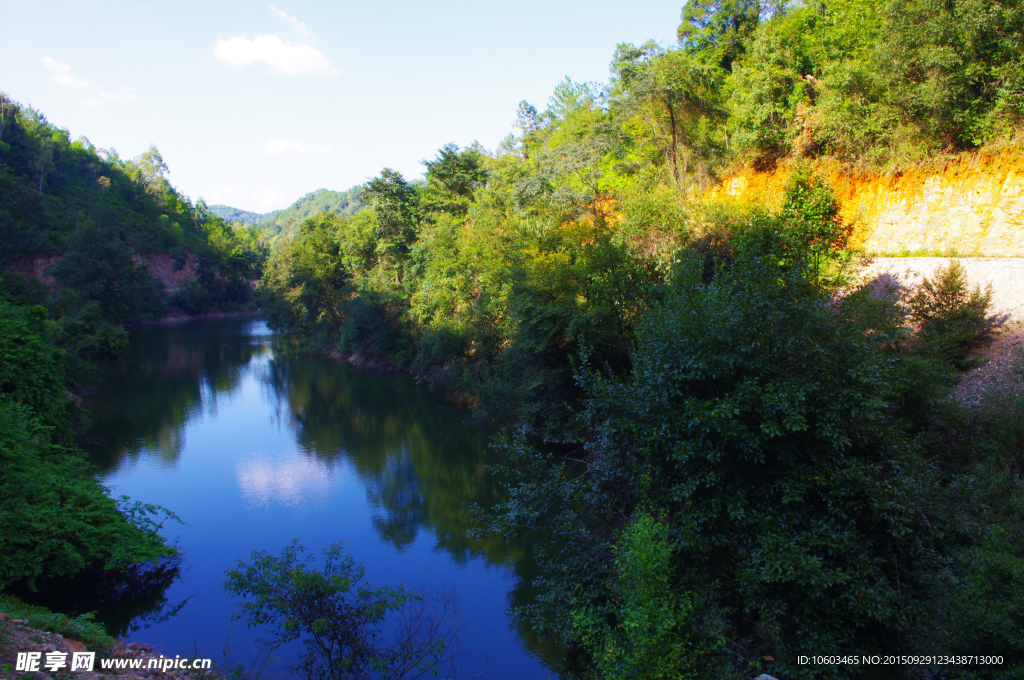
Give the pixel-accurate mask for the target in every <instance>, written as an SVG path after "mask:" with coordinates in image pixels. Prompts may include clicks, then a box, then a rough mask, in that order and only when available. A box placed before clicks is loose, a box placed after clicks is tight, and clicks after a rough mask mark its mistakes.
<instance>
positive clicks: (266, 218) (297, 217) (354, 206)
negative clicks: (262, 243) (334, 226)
mask: <svg viewBox="0 0 1024 680" xmlns="http://www.w3.org/2000/svg"><path fill="white" fill-rule="evenodd" d="M362 192H363V185H361V184H359V185H356V186H354V187H352V188H351V189H348V190H346V191H331V190H330V189H317V190H316V191H313V192H310V193H308V194H306V195H305V196H303V197H302V198H300V199H299V200H297V201H295V203H292V204H291V205H290V206H288V207H287V208H285V209H284V210H275V211H273V212H268V213H254V212H249V211H248V210H239V209H238V208H232V207H231V206H227V205H211V206H210V208H209V210H210V212H212V213H213V214H214V215H216V216H217V217H220V218H221V219H223V220H225V221H227V222H241V223H242V224H246V225H255V226H260V227H262V228H264V229H266V230H267V231H268V232H269V233H270V234H271V235H277V234H280V233H282V232H284V233H287V232H290V231H291V230H292V229H293V228H294V227H295V226H296V225H298V224H300V223H301V222H302V220H304V219H306V218H307V217H309V216H310V215H313V214H315V213H318V212H327V213H331V214H332V215H338V216H339V217H349V216H351V215H354V214H355V213H357V212H358V211H359V210H361V209H362V208H364V207H365V206H364V205H363V203H362V202H361V201H360V200H359V196H360V195H361V194H362Z"/></svg>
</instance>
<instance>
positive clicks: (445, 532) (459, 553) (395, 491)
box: [261, 350, 561, 661]
mask: <svg viewBox="0 0 1024 680" xmlns="http://www.w3.org/2000/svg"><path fill="white" fill-rule="evenodd" d="M264 371H265V372H264V374H263V375H262V376H261V380H262V381H263V383H264V385H265V386H266V389H267V390H268V397H269V399H270V401H271V403H274V404H276V410H277V417H278V418H280V419H281V421H282V422H285V423H287V424H288V426H289V427H291V428H292V430H293V431H294V432H295V435H296V439H297V441H298V443H299V445H300V446H301V447H302V449H303V450H304V451H305V452H306V453H307V455H310V456H315V457H316V458H317V459H319V460H322V461H323V462H324V463H325V464H327V465H332V464H336V463H337V462H338V461H340V459H342V458H344V459H345V460H347V461H348V462H349V463H350V464H351V465H352V466H353V467H354V468H355V469H356V471H357V472H358V474H359V475H360V477H361V478H362V479H363V482H364V484H365V487H366V493H367V497H368V498H369V500H370V502H371V504H372V505H373V506H374V507H376V508H378V509H379V513H378V514H377V515H376V516H375V517H374V520H373V523H374V527H375V528H376V529H377V532H378V534H379V535H380V537H381V538H382V539H383V540H385V541H387V542H389V543H391V544H392V545H394V546H395V548H396V549H398V550H402V549H403V548H405V547H406V546H408V545H410V544H411V543H412V542H413V541H415V540H416V538H417V536H418V535H419V533H420V532H421V531H429V532H430V533H431V534H432V535H433V538H434V541H435V543H436V546H437V548H439V549H442V550H444V551H446V552H447V553H448V554H449V555H450V556H451V558H452V559H453V560H454V561H455V562H456V563H458V564H465V563H466V562H467V561H468V560H470V559H472V558H480V559H483V560H484V561H485V562H486V563H487V564H490V565H498V566H503V567H506V568H510V569H512V571H513V572H514V573H515V575H516V577H517V579H516V585H515V586H514V588H513V590H512V592H510V593H509V595H508V597H509V602H510V604H515V605H519V604H525V603H527V602H530V601H532V600H533V596H534V589H533V587H532V580H533V578H534V577H535V575H536V574H537V570H536V567H535V566H534V564H533V562H532V560H531V559H530V556H529V551H528V550H527V549H526V548H525V546H517V545H512V544H509V543H506V542H505V541H504V540H503V539H502V538H501V537H500V536H495V535H492V534H484V535H482V536H480V535H476V534H472V533H471V529H473V528H474V527H475V524H474V519H473V517H472V516H471V512H470V509H471V507H473V506H477V507H479V508H481V509H483V510H486V509H488V508H490V507H492V506H493V505H494V504H496V503H498V502H501V501H503V500H505V497H504V495H503V493H502V491H501V489H500V487H499V486H498V485H497V484H496V483H495V481H494V479H493V478H492V477H491V475H490V473H489V472H488V471H487V468H486V466H487V465H488V464H494V463H498V462H502V461H499V460H498V453H497V452H496V451H494V450H492V449H491V448H489V447H488V441H489V439H490V437H491V435H493V434H494V433H495V429H494V428H491V427H484V426H471V425H468V424H467V423H466V422H465V421H466V419H467V415H468V414H467V412H466V411H465V410H463V409H460V408H457V407H455V406H452V405H450V404H446V403H444V402H443V400H441V399H440V397H439V396H438V395H437V394H432V393H429V392H426V391H424V390H423V389H421V388H420V387H419V386H417V385H416V383H415V382H414V381H412V380H411V379H409V378H408V377H405V376H395V375H388V374H384V373H371V372H366V371H360V370H358V369H353V368H351V367H349V366H347V365H344V364H341V363H339V362H336V361H332V360H330V359H326V358H323V357H318V356H312V355H309V354H297V353H288V352H284V351H280V350H275V353H274V356H273V357H272V359H271V360H270V361H269V362H267V364H266V365H265V368H264ZM516 627H517V629H518V631H519V634H520V637H521V638H522V639H523V641H524V643H525V644H526V646H527V647H528V648H529V649H530V650H531V651H533V652H534V653H535V654H537V655H538V656H539V657H540V658H542V659H547V660H549V661H553V660H555V659H557V658H559V656H560V654H561V650H560V649H559V648H558V647H556V646H553V645H551V644H549V643H545V642H543V641H542V640H541V639H540V638H539V637H538V636H537V635H536V633H535V632H534V631H532V630H530V629H529V628H528V627H526V626H525V625H522V624H519V623H517V625H516Z"/></svg>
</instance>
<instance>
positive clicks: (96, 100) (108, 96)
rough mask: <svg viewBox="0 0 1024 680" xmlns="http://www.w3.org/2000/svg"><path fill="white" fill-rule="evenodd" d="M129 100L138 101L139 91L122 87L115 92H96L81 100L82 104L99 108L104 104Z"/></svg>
mask: <svg viewBox="0 0 1024 680" xmlns="http://www.w3.org/2000/svg"><path fill="white" fill-rule="evenodd" d="M129 99H139V91H138V90H136V89H135V88H134V87H124V86H123V85H122V86H121V87H120V88H119V89H118V91H117V92H96V93H95V94H90V95H89V96H88V97H87V98H86V99H83V100H82V103H83V104H87V105H89V106H100V105H101V104H105V103H106V102H123V101H128V100H129Z"/></svg>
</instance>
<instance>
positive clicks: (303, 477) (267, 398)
mask: <svg viewBox="0 0 1024 680" xmlns="http://www.w3.org/2000/svg"><path fill="white" fill-rule="evenodd" d="M88 407H89V409H90V411H91V414H92V419H93V425H92V427H91V429H90V431H89V433H88V436H87V439H88V440H89V445H88V446H89V449H90V455H91V456H92V459H93V462H94V463H95V464H96V465H97V466H98V467H99V469H100V472H101V478H102V480H103V482H104V483H105V484H106V485H107V486H109V487H110V488H111V489H112V490H113V492H114V494H115V495H118V496H119V495H126V496H129V497H130V498H131V499H132V500H138V501H142V502H145V503H155V504H159V505H162V506H165V507H166V508H168V509H170V510H172V511H173V512H175V513H177V515H178V516H180V518H181V520H182V522H184V524H177V523H173V522H172V523H167V524H166V525H165V527H164V529H163V534H164V535H165V536H166V537H167V538H168V539H169V540H170V541H171V542H174V543H176V544H177V546H178V548H179V549H180V551H181V553H182V555H183V556H184V560H183V562H182V564H181V567H180V569H179V570H178V572H176V573H174V574H172V575H171V576H173V577H174V578H173V580H171V577H170V576H169V577H168V578H167V579H165V582H163V583H160V584H158V585H157V586H153V587H152V588H150V589H149V592H148V593H147V594H146V595H145V596H143V597H136V598H134V599H132V600H131V601H126V602H124V603H121V604H119V605H117V606H115V607H112V608H109V609H108V610H107V611H103V612H101V615H102V618H103V619H104V620H105V621H106V622H107V623H108V624H109V625H110V626H111V627H113V628H115V629H118V630H120V631H121V632H122V633H123V634H125V635H126V636H127V637H128V639H131V640H138V641H145V642H148V643H150V644H152V645H154V646H155V647H156V648H157V649H158V650H160V651H162V652H163V653H164V654H166V655H172V656H173V655H175V654H181V655H191V654H198V655H199V656H201V657H212V658H218V657H221V656H223V655H224V647H225V643H226V642H227V640H228V632H229V630H230V649H229V651H230V652H231V655H232V658H233V659H234V660H235V661H241V662H249V661H251V660H252V658H253V656H254V654H255V653H256V651H257V650H258V648H259V645H258V642H257V638H258V637H259V635H260V633H261V631H258V630H254V629H248V628H246V627H245V625H244V622H242V621H235V622H234V623H232V615H233V614H234V613H235V612H237V611H238V610H239V605H240V600H238V599H236V598H233V597H232V596H231V595H230V594H228V593H227V592H226V591H225V590H224V588H223V583H224V580H225V570H227V569H229V568H231V567H232V566H234V565H235V564H236V561H237V560H240V559H248V558H249V555H250V554H251V553H252V552H253V551H255V550H267V551H269V552H271V553H273V554H279V553H280V551H281V549H282V548H284V547H285V546H287V545H289V544H290V543H292V541H294V540H298V541H299V542H300V543H301V544H302V545H303V546H305V548H306V549H307V551H308V552H309V553H311V554H314V555H317V556H319V555H320V554H321V551H322V550H323V549H324V548H325V547H327V546H329V545H331V544H333V543H335V542H336V541H343V542H344V547H345V550H346V551H347V552H349V553H351V554H352V556H353V557H354V558H355V560H356V562H359V563H362V564H363V565H364V566H365V568H366V576H365V582H366V583H368V584H369V585H372V586H377V585H392V586H394V585H398V584H403V585H404V586H406V587H408V588H425V589H428V590H430V589H436V588H439V587H445V586H446V587H449V588H450V587H452V586H454V588H455V589H456V591H457V593H458V598H459V599H458V603H459V608H460V609H461V610H462V611H463V613H464V614H463V623H464V624H465V629H464V631H463V633H462V636H461V640H460V647H461V649H462V650H463V655H462V656H461V657H460V660H459V665H460V666H461V668H462V674H464V675H466V676H468V677H472V676H473V675H475V674H476V673H478V672H480V671H483V674H482V676H481V677H487V678H497V679H502V678H508V679H510V680H511V679H517V680H520V679H527V680H528V679H531V678H548V677H554V673H553V672H551V671H549V670H548V668H549V667H550V663H549V662H550V661H551V660H552V658H553V656H554V655H556V654H557V652H555V651H554V650H550V649H546V648H545V647H544V646H543V645H541V644H540V643H538V642H537V641H536V640H534V639H533V638H532V637H531V636H530V634H529V631H528V630H525V629H521V628H520V627H519V626H517V625H516V623H515V622H514V621H513V620H511V619H510V617H509V616H508V615H507V613H506V611H507V610H508V608H509V606H510V604H511V603H513V602H519V601H522V600H523V599H524V598H527V597H528V586H527V584H528V582H529V579H530V564H529V556H528V550H527V549H526V548H527V546H516V545H507V544H505V543H504V542H503V541H502V540H501V539H500V538H497V537H485V538H470V537H468V536H467V531H469V529H470V528H471V527H472V526H473V519H472V517H471V512H470V506H471V505H472V504H476V505H479V506H482V507H484V508H486V507H488V506H489V505H492V504H493V503H495V502H498V501H500V500H501V499H502V497H501V492H500V489H499V488H498V487H497V485H496V484H495V483H494V481H493V480H492V479H491V477H490V475H489V473H488V472H487V470H486V468H485V466H486V465H487V464H489V463H493V462H496V460H495V456H496V455H498V454H497V453H495V452H494V451H493V450H492V449H490V448H489V447H488V441H489V439H490V437H491V436H492V435H493V434H494V431H493V428H491V427H489V426H487V425H481V424H472V423H470V422H469V420H468V418H469V415H470V414H469V413H468V412H467V411H465V410H463V409H460V408H458V407H456V406H454V405H451V404H448V403H445V402H444V401H443V400H442V399H440V398H439V396H438V395H437V394H434V393H431V392H429V391H428V390H426V389H425V388H423V387H421V386H419V385H417V384H416V383H415V381H414V380H412V379H411V378H409V377H408V376H398V375H389V374H383V373H374V372H365V371H360V370H358V369H355V368H352V367H350V366H348V365H346V364H343V363H341V362H337V361H333V360H331V359H328V358H326V357H322V356H319V355H316V354H312V353H308V352H301V351H297V350H296V349H295V347H294V344H293V343H292V342H290V340H289V338H287V337H284V336H278V335H274V334H272V333H271V332H270V331H269V330H268V329H267V327H266V326H265V325H264V324H263V323H262V322H261V321H259V320H253V319H237V318H236V319H222V320H209V321H195V322H190V323H186V324H178V325H173V326H157V327H147V328H140V329H136V330H134V331H133V332H132V337H131V349H130V352H129V355H128V356H127V357H125V358H124V359H123V360H121V361H119V362H118V363H117V365H115V366H113V367H111V369H110V372H109V375H108V383H107V387H106V388H105V390H104V391H103V393H102V394H101V395H100V396H99V397H97V398H95V399H93V400H91V401H90V402H89V403H88ZM168 581H169V584H168V583H167V582H168ZM263 633H264V634H265V633H266V631H263ZM300 651H301V648H300V647H297V646H295V645H291V646H288V647H285V648H282V649H281V650H279V651H278V654H279V655H280V656H281V658H280V659H279V660H278V661H276V662H274V664H272V668H273V669H274V670H278V671H286V669H287V668H288V667H289V666H290V665H292V664H293V663H294V662H295V656H296V655H297V654H298V653H299V652H300Z"/></svg>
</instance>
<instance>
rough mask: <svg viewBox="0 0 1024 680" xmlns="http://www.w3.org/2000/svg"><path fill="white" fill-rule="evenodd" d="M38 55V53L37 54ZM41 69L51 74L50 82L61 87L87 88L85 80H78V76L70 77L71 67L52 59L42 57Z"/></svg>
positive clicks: (87, 84)
mask: <svg viewBox="0 0 1024 680" xmlns="http://www.w3.org/2000/svg"><path fill="white" fill-rule="evenodd" d="M37 54H38V53H37ZM42 61H43V68H45V69H46V70H47V71H49V72H50V73H52V74H53V75H52V76H50V80H52V81H53V82H55V83H57V84H58V85H63V86H64V87H74V88H77V89H81V88H83V87H89V81H88V80H86V79H85V78H79V77H78V76H73V75H71V66H70V65H68V64H62V63H61V62H59V61H57V60H56V59H54V58H52V57H43V59H42Z"/></svg>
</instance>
